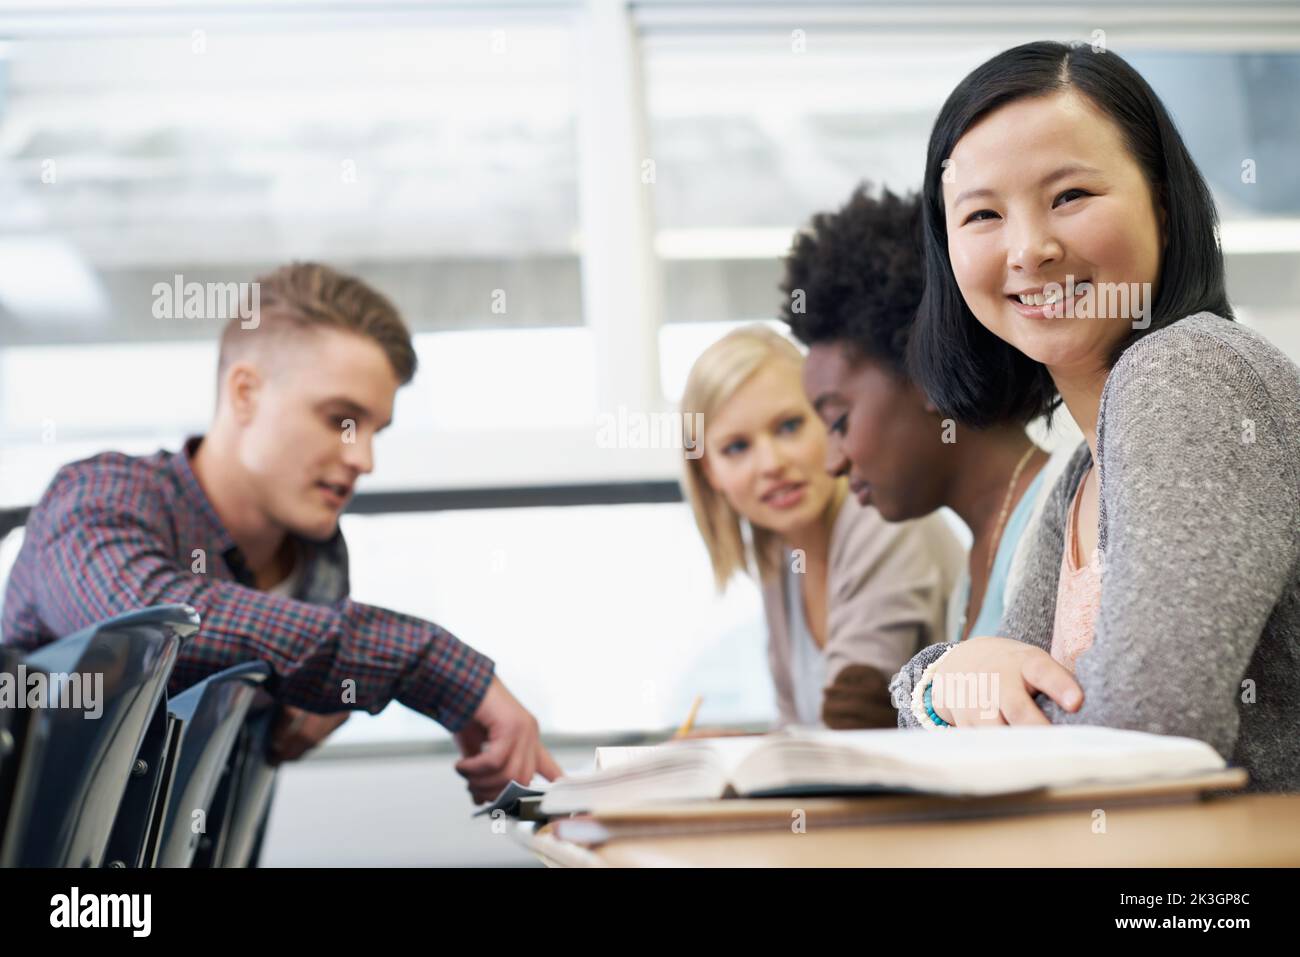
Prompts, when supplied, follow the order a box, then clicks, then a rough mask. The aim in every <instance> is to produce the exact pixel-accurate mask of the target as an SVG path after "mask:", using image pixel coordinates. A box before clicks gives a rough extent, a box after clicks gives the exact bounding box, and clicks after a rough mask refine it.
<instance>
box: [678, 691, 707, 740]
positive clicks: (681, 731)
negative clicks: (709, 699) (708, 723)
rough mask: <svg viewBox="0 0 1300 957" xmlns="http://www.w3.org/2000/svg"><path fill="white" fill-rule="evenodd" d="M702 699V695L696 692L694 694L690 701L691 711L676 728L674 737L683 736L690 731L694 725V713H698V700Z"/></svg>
mask: <svg viewBox="0 0 1300 957" xmlns="http://www.w3.org/2000/svg"><path fill="white" fill-rule="evenodd" d="M703 700H704V696H703V695H698V694H697V695H696V696H695V700H694V701H693V702H692V703H691V712H690V714H688V715H687V716H686V720H685V721H683V722H682V726H681V727H680V728H678V729H677V733H676V734H674V735H673V737H674V738H684V737H686V736H687V735H688V734H690V733H691V728H692V727H694V725H695V715H696V714H698V713H699V710H700V702H702V701H703Z"/></svg>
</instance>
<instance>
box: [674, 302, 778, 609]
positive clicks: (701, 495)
mask: <svg viewBox="0 0 1300 957" xmlns="http://www.w3.org/2000/svg"><path fill="white" fill-rule="evenodd" d="M776 361H781V362H791V363H794V364H795V366H796V367H801V366H802V365H803V354H802V353H801V352H800V351H799V348H798V347H797V346H796V345H795V344H794V343H793V342H791V341H790V340H789V339H787V338H785V337H784V336H782V335H781V334H780V333H778V332H776V331H774V330H772V329H770V328H768V327H767V326H764V325H758V324H755V325H752V326H743V327H742V328H740V329H736V330H733V331H732V332H729V333H727V334H726V335H725V336H723V337H722V338H721V339H719V340H718V341H717V342H715V343H714V344H713V345H711V346H709V348H707V349H705V350H704V352H702V353H701V354H700V357H699V358H698V359H696V360H695V364H694V365H693V366H691V371H690V374H689V375H688V376H687V377H686V388H685V390H684V391H683V393H682V416H681V419H682V424H683V431H685V430H686V423H688V422H693V421H695V416H696V415H702V416H703V417H704V418H703V421H704V423H705V428H707V427H708V421H709V419H710V418H711V417H712V415H713V414H714V413H715V412H716V411H717V410H718V409H719V408H721V406H722V405H723V403H725V402H726V401H727V400H728V399H730V398H731V397H732V396H733V395H735V394H736V392H737V390H739V389H740V387H741V386H742V385H744V384H745V383H746V382H747V381H749V379H750V378H751V377H752V376H754V375H755V374H756V373H757V372H758V371H759V370H760V369H762V368H763V367H765V366H766V365H768V364H769V363H771V362H776ZM682 439H683V441H682V445H683V447H684V448H687V449H692V450H693V449H699V450H700V452H701V454H699V455H696V456H694V457H692V456H690V455H686V456H685V461H686V471H685V475H684V477H683V480H682V484H683V486H684V490H685V495H686V499H687V501H689V502H690V503H691V511H692V512H694V514H695V524H696V526H697V527H698V528H699V530H700V536H701V537H702V538H703V539H704V544H705V547H706V548H708V550H709V560H710V562H711V563H712V564H713V579H714V581H715V582H716V584H717V586H718V590H719V591H722V590H723V589H724V588H726V586H727V582H729V581H730V580H731V578H732V576H733V575H735V574H736V573H737V572H743V573H745V574H747V575H751V576H752V575H753V573H754V569H755V568H757V571H758V576H759V579H760V580H766V579H768V578H770V577H771V576H772V575H773V574H775V573H776V571H777V569H778V568H779V567H780V565H781V556H780V540H779V538H778V536H777V535H776V534H775V533H774V532H770V531H768V530H767V529H765V528H757V527H755V526H753V525H750V524H749V523H748V522H746V521H745V520H744V519H743V517H742V516H741V515H740V513H738V512H737V511H736V510H735V509H734V508H732V507H731V504H730V503H729V502H728V501H727V499H726V497H725V496H724V495H723V494H722V493H721V492H719V491H717V490H716V489H715V488H713V486H712V485H710V484H709V479H708V476H707V475H706V474H705V472H704V455H705V454H707V453H705V452H704V446H703V435H698V434H697V435H695V436H694V437H693V438H692V437H690V436H687V435H683V436H682ZM691 443H693V444H691ZM746 531H748V533H749V540H748V541H746V537H745V532H746Z"/></svg>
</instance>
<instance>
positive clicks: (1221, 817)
mask: <svg viewBox="0 0 1300 957" xmlns="http://www.w3.org/2000/svg"><path fill="white" fill-rule="evenodd" d="M856 800H860V799H856ZM866 800H879V799H866ZM764 803H766V804H768V806H769V807H772V808H777V807H779V808H780V813H781V814H782V815H783V816H784V817H785V818H786V819H787V820H789V819H791V814H792V812H793V811H794V810H795V809H796V808H801V809H805V810H806V812H807V821H808V824H807V829H806V831H805V832H804V833H801V834H799V833H793V830H792V828H790V827H782V828H781V829H772V828H769V829H766V830H738V831H731V832H716V831H714V832H706V833H696V834H686V835H681V834H679V835H671V836H659V837H624V838H616V839H614V840H611V841H609V842H608V843H606V844H603V845H601V846H598V847H595V848H590V849H588V848H584V847H582V846H579V845H577V844H571V843H566V842H563V841H558V840H556V839H555V837H554V836H553V834H552V833H551V831H552V830H553V828H552V827H551V826H545V827H542V828H540V829H538V830H536V831H535V832H534V831H532V830H531V826H526V828H525V829H521V839H522V840H523V841H524V842H525V843H526V844H527V846H528V847H529V848H530V849H531V850H532V851H533V853H535V854H536V855H537V856H538V857H539V858H541V859H542V861H543V862H545V863H546V864H548V865H551V866H561V867H572V866H592V867H935V866H947V867H1139V866H1140V867H1243V866H1253V867H1275V866H1292V867H1294V866H1296V865H1300V794H1288V795H1275V794H1270V795H1230V796H1225V797H1219V798H1213V799H1205V800H1197V801H1194V802H1190V803H1182V804H1166V805H1150V806H1132V807H1115V808H1112V809H1110V810H1107V811H1106V815H1105V832H1104V833H1094V816H1093V813H1092V811H1091V810H1089V809H1075V810H1061V811H1043V812H1039V813H1034V814H1024V815H1014V816H1005V817H996V818H979V819H965V820H948V821H925V822H907V823H878V824H867V825H863V824H818V822H817V815H816V813H815V811H816V809H817V805H818V802H817V801H815V800H809V799H803V800H794V799H768V800H767V801H765V802H764ZM838 803H839V805H841V806H842V805H843V803H844V802H842V801H841V802H838ZM1099 806H1100V807H1103V808H1104V807H1105V804H1104V802H1103V803H1102V804H1101V805H1099Z"/></svg>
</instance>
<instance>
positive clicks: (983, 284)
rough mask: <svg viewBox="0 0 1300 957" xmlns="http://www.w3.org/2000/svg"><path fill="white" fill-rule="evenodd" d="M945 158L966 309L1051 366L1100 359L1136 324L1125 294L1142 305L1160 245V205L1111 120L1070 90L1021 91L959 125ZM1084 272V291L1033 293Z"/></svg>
mask: <svg viewBox="0 0 1300 957" xmlns="http://www.w3.org/2000/svg"><path fill="white" fill-rule="evenodd" d="M951 160H952V162H951V164H950V170H951V174H952V175H951V176H948V177H947V178H948V179H951V180H952V181H951V182H946V181H945V182H944V184H943V198H944V206H945V219H946V222H947V230H948V254H949V257H950V259H951V261H952V270H953V275H954V277H955V279H956V281H957V285H958V287H959V288H960V289H961V293H962V297H963V298H964V299H965V300H966V305H967V306H968V307H969V308H970V310H971V312H972V313H974V315H975V318H976V319H977V320H979V322H980V323H981V324H982V325H983V326H985V327H986V328H988V329H989V331H991V332H992V333H993V334H994V335H996V336H998V338H1000V339H1002V340H1004V341H1005V342H1007V343H1008V344H1010V345H1011V346H1013V347H1014V348H1016V349H1018V350H1020V351H1021V352H1023V353H1024V354H1025V355H1027V356H1029V357H1030V358H1031V359H1034V360H1035V361H1037V362H1041V363H1043V364H1044V365H1046V366H1047V367H1048V369H1049V370H1050V371H1051V372H1052V374H1053V376H1058V375H1060V374H1065V375H1092V374H1094V373H1097V372H1100V371H1104V370H1106V369H1108V368H1109V360H1110V356H1111V354H1112V352H1113V350H1114V348H1115V347H1116V345H1118V343H1120V342H1121V341H1122V340H1123V339H1124V338H1125V337H1127V336H1128V335H1129V334H1130V333H1131V331H1132V329H1133V327H1134V323H1135V322H1137V323H1138V324H1139V326H1140V324H1141V321H1142V320H1141V318H1140V317H1137V316H1135V315H1133V313H1135V312H1136V308H1135V307H1136V306H1137V305H1138V303H1139V300H1138V299H1137V298H1136V297H1135V296H1134V295H1133V294H1134V293H1136V294H1137V295H1140V296H1141V297H1142V298H1141V300H1140V301H1141V302H1144V303H1145V304H1146V305H1147V307H1148V308H1149V306H1150V303H1151V301H1152V299H1153V298H1154V292H1155V283H1156V280H1157V278H1158V274H1159V271H1160V256H1161V246H1162V237H1161V227H1160V220H1161V215H1160V213H1159V212H1158V211H1157V209H1156V207H1155V204H1154V200H1153V197H1152V194H1151V189H1150V187H1149V185H1148V183H1147V180H1146V178H1145V177H1144V176H1143V174H1142V170H1141V168H1140V167H1139V166H1138V164H1137V163H1136V162H1135V161H1134V159H1133V158H1132V156H1131V155H1130V154H1129V152H1128V150H1127V149H1126V148H1125V145H1124V142H1123V139H1122V134H1121V132H1120V129H1119V127H1118V126H1117V125H1116V124H1115V123H1114V121H1112V120H1111V119H1110V118H1109V117H1107V116H1106V115H1105V114H1103V113H1102V112H1101V111H1100V110H1098V109H1097V108H1096V107H1095V106H1094V105H1093V104H1092V103H1091V102H1090V101H1089V100H1087V99H1086V98H1084V97H1082V96H1080V95H1078V94H1076V93H1073V92H1069V91H1067V92H1063V93H1057V94H1053V95H1050V96H1044V97H1034V98H1029V99H1022V100H1017V101H1015V102H1013V103H1009V104H1007V105H1006V106H1003V107H1001V108H999V109H997V110H995V111H993V112H992V113H990V114H989V115H988V116H986V117H984V118H983V119H982V120H980V121H979V122H978V123H976V124H975V125H974V126H972V127H971V128H970V129H969V130H967V131H966V133H965V134H964V135H963V136H962V137H961V139H960V140H958V141H957V145H956V146H955V147H954V148H953V150H952V156H951ZM1085 281H1086V282H1088V283H1090V284H1091V286H1092V290H1091V291H1086V287H1085V292H1084V293H1083V294H1081V295H1076V296H1075V297H1073V298H1066V299H1062V300H1061V301H1059V302H1058V303H1056V304H1055V306H1049V305H1045V304H1044V300H1043V299H1042V298H1038V299H1034V298H1033V294H1034V293H1040V294H1041V293H1042V292H1043V291H1044V287H1047V289H1048V292H1049V293H1050V292H1051V291H1052V286H1051V284H1053V283H1055V284H1058V285H1059V286H1060V287H1062V288H1063V289H1066V290H1068V289H1069V288H1070V286H1071V283H1073V284H1074V285H1078V284H1079V283H1082V282H1085ZM1135 284H1136V285H1135ZM1143 284H1146V285H1145V286H1144V285H1143ZM1121 295H1125V296H1128V297H1129V298H1128V310H1127V313H1125V310H1124V309H1123V308H1122V303H1121V300H1120V298H1119V297H1120V296H1121ZM1024 300H1029V301H1028V302H1026V301H1024ZM1036 303H1037V304H1036ZM1071 313H1073V314H1074V318H1070V315H1071ZM1088 313H1091V315H1092V316H1093V317H1091V318H1082V316H1083V315H1085V314H1088Z"/></svg>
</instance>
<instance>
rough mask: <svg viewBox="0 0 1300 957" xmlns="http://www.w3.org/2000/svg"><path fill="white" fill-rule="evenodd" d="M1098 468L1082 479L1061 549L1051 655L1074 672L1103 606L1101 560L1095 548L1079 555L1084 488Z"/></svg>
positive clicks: (1090, 645) (1089, 646)
mask: <svg viewBox="0 0 1300 957" xmlns="http://www.w3.org/2000/svg"><path fill="white" fill-rule="evenodd" d="M1095 471H1096V469H1089V470H1088V471H1086V472H1084V473H1083V478H1082V479H1080V480H1079V487H1078V488H1077V489H1075V492H1074V501H1073V502H1072V503H1071V504H1070V512H1069V517H1068V518H1067V519H1066V523H1065V548H1063V549H1062V550H1061V576H1060V579H1059V581H1058V583H1057V586H1056V620H1055V622H1054V624H1053V627H1052V657H1053V658H1055V659H1056V660H1057V661H1059V662H1060V663H1061V664H1062V665H1063V666H1064V667H1065V668H1067V669H1069V671H1070V673H1071V674H1073V673H1074V666H1075V663H1076V662H1077V661H1078V660H1079V656H1080V655H1081V654H1083V653H1084V652H1085V651H1087V650H1088V649H1089V648H1091V647H1092V639H1093V633H1094V629H1095V626H1096V622H1097V610H1098V609H1099V608H1100V607H1101V561H1100V555H1099V554H1098V552H1097V550H1096V549H1093V552H1092V555H1091V556H1090V557H1089V559H1088V561H1087V563H1086V564H1085V563H1083V562H1082V561H1080V559H1079V533H1078V527H1077V524H1078V520H1079V503H1080V502H1082V501H1083V488H1084V485H1085V484H1086V483H1087V481H1088V478H1089V476H1091V475H1092V474H1093V472H1095Z"/></svg>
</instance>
